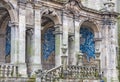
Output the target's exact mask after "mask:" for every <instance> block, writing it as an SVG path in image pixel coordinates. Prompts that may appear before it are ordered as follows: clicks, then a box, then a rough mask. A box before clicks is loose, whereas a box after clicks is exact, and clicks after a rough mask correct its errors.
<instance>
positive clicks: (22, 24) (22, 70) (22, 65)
mask: <svg viewBox="0 0 120 82" xmlns="http://www.w3.org/2000/svg"><path fill="white" fill-rule="evenodd" d="M25 16H26V10H25V1H23V2H19V43H18V44H19V54H18V55H19V56H18V66H19V67H18V71H19V74H20V75H21V76H22V77H26V76H27V68H26V62H25V59H26V58H25V50H26V48H25V36H26V33H25V32H26V17H25Z"/></svg>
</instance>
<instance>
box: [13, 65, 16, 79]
mask: <svg viewBox="0 0 120 82" xmlns="http://www.w3.org/2000/svg"><path fill="white" fill-rule="evenodd" d="M16 76H17V75H16V66H13V77H16Z"/></svg>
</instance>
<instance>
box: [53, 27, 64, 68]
mask: <svg viewBox="0 0 120 82" xmlns="http://www.w3.org/2000/svg"><path fill="white" fill-rule="evenodd" d="M54 28H55V33H54V34H55V66H60V65H61V55H62V50H61V46H62V34H63V33H62V27H61V25H55V26H54Z"/></svg>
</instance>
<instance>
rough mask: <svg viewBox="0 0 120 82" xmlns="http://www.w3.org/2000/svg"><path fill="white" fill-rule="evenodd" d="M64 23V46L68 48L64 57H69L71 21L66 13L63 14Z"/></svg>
mask: <svg viewBox="0 0 120 82" xmlns="http://www.w3.org/2000/svg"><path fill="white" fill-rule="evenodd" d="M62 21H63V28H62V30H63V36H62V39H63V40H62V46H66V48H67V51H66V53H65V54H63V55H66V56H68V27H69V20H68V17H67V15H66V12H65V11H64V13H63V19H62ZM67 60H68V57H67ZM67 63H68V61H67Z"/></svg>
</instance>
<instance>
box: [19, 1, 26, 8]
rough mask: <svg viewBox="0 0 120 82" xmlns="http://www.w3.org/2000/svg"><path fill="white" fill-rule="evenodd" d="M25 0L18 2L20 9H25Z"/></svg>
mask: <svg viewBox="0 0 120 82" xmlns="http://www.w3.org/2000/svg"><path fill="white" fill-rule="evenodd" d="M26 3H27V0H19V1H18V5H19V7H20V8H22V9H25V7H26Z"/></svg>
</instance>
